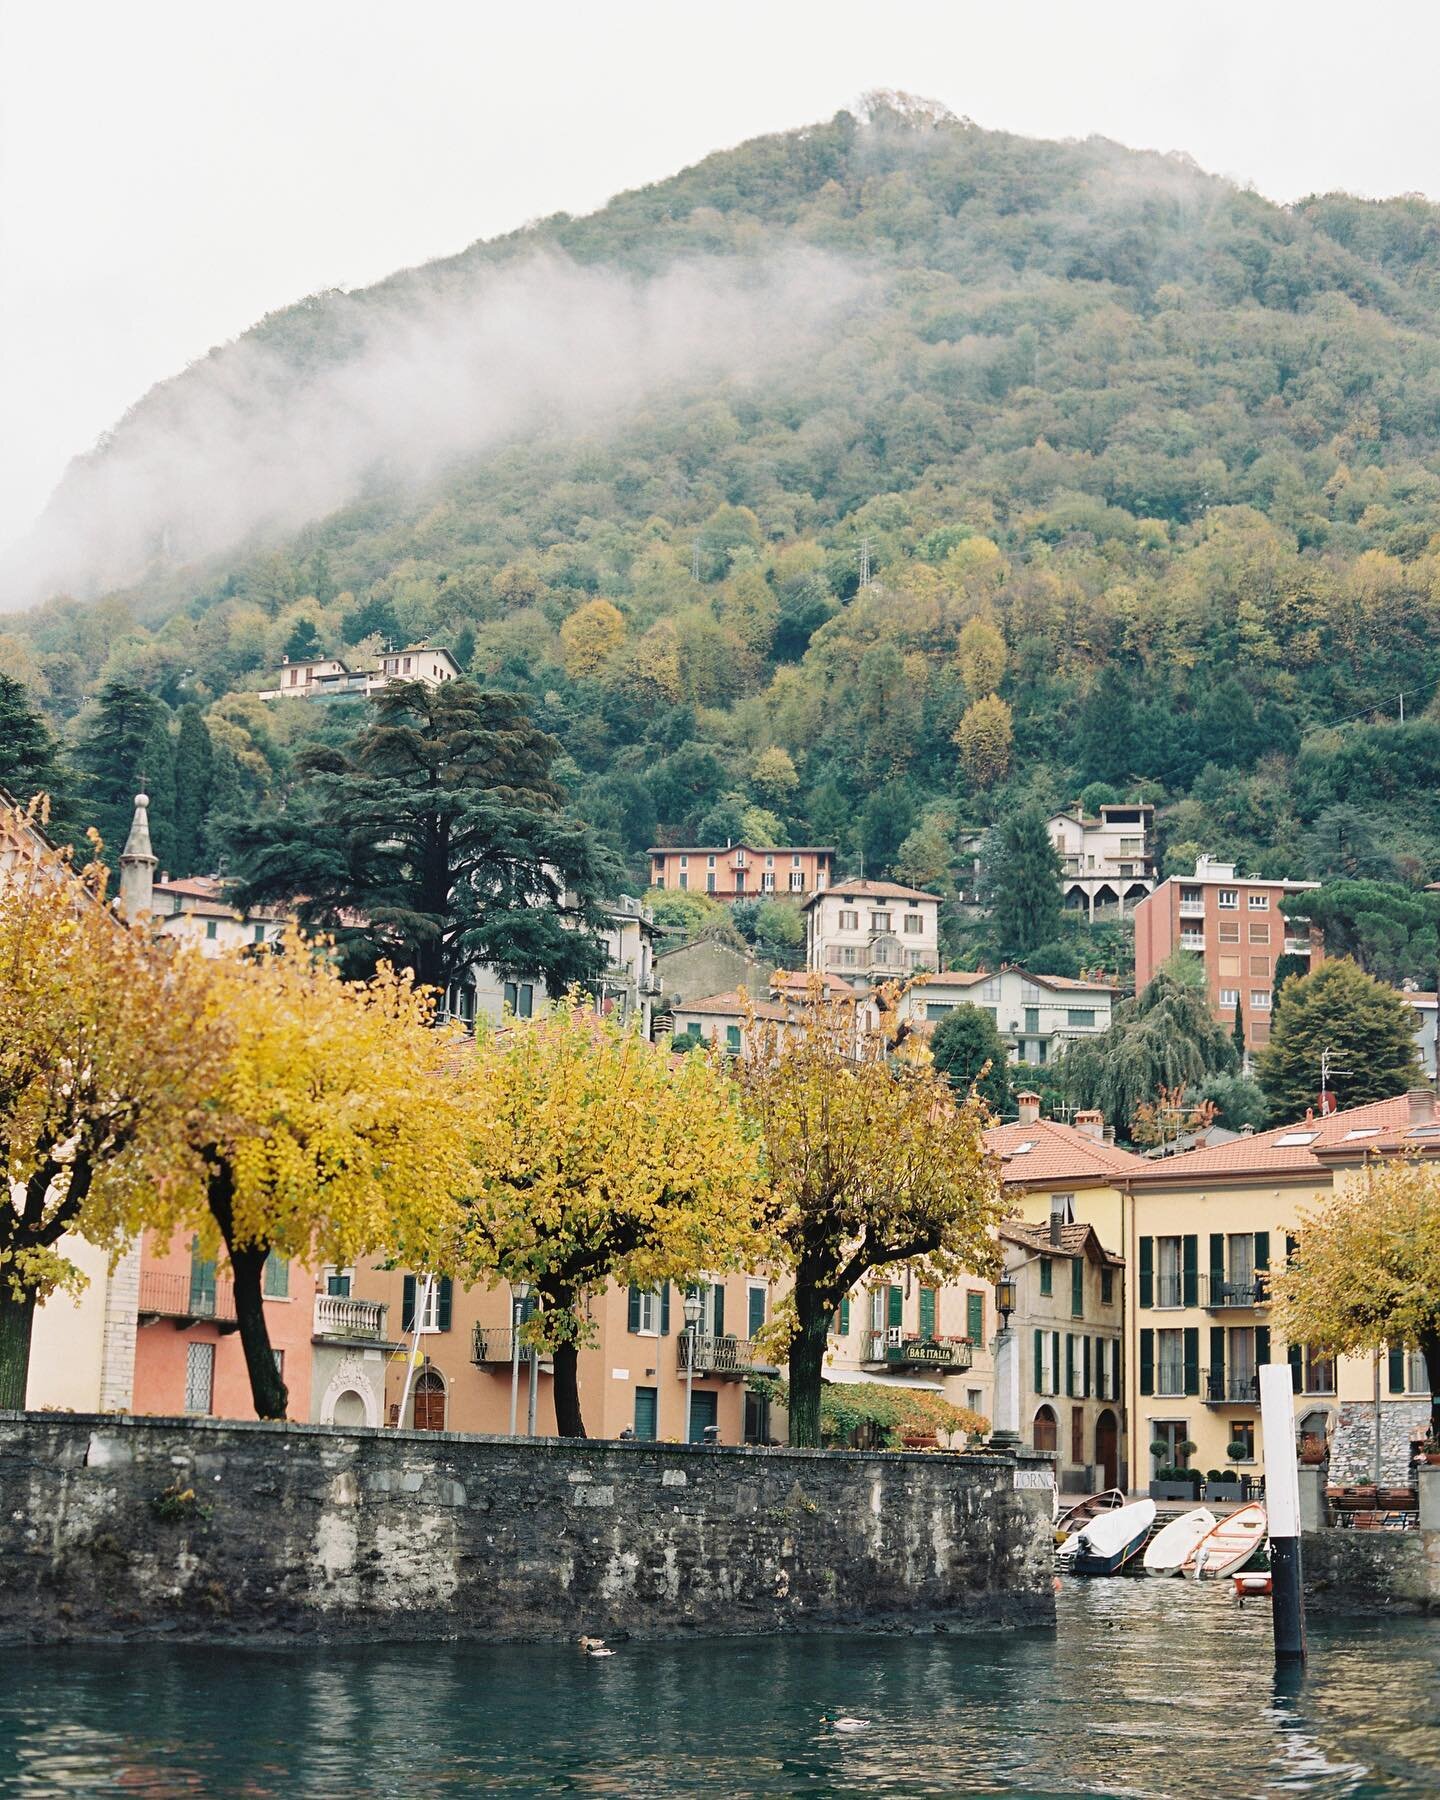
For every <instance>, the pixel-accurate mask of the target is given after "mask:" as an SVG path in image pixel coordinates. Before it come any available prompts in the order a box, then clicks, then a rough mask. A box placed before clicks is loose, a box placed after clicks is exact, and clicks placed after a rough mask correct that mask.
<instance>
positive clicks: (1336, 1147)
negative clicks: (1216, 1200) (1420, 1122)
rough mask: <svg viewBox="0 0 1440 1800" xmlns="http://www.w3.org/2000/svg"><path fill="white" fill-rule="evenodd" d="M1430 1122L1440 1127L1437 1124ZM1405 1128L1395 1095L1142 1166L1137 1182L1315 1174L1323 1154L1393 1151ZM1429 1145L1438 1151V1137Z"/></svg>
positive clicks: (1404, 1099)
mask: <svg viewBox="0 0 1440 1800" xmlns="http://www.w3.org/2000/svg"><path fill="white" fill-rule="evenodd" d="M1433 1122H1434V1123H1435V1124H1436V1125H1437V1126H1440V1119H1437V1120H1435V1121H1433ZM1410 1126H1411V1119H1410V1101H1409V1098H1408V1096H1407V1095H1405V1094H1397V1095H1396V1096H1395V1098H1394V1099H1393V1100H1372V1101H1371V1102H1370V1103H1369V1104H1368V1105H1365V1106H1351V1107H1348V1108H1347V1109H1346V1110H1345V1111H1344V1112H1333V1113H1330V1114H1328V1115H1327V1116H1326V1117H1324V1118H1311V1119H1301V1120H1298V1121H1292V1122H1291V1123H1290V1124H1288V1125H1275V1126H1272V1127H1271V1129H1270V1130H1269V1131H1257V1132H1255V1133H1253V1134H1252V1135H1251V1136H1248V1137H1245V1136H1241V1137H1238V1138H1235V1139H1234V1140H1233V1141H1232V1142H1231V1143H1228V1144H1217V1145H1214V1146H1213V1147H1211V1148H1208V1149H1204V1150H1189V1151H1185V1152H1183V1153H1182V1154H1181V1155H1179V1156H1171V1157H1167V1158H1166V1159H1165V1160H1164V1161H1162V1162H1158V1163H1152V1162H1146V1163H1145V1165H1144V1173H1143V1175H1142V1176H1140V1177H1138V1179H1141V1180H1146V1181H1150V1182H1153V1183H1155V1184H1156V1185H1163V1184H1165V1183H1167V1182H1176V1181H1192V1180H1194V1179H1195V1178H1196V1177H1197V1176H1207V1175H1208V1176H1216V1177H1224V1176H1227V1175H1228V1176H1232V1177H1243V1176H1246V1175H1288V1174H1297V1175H1305V1174H1312V1173H1313V1174H1316V1175H1319V1174H1320V1173H1322V1172H1323V1171H1324V1169H1325V1167H1326V1163H1325V1162H1324V1161H1322V1160H1321V1157H1322V1155H1324V1154H1325V1153H1327V1152H1328V1153H1330V1154H1334V1153H1336V1152H1339V1153H1341V1154H1351V1153H1354V1154H1363V1153H1364V1152H1365V1151H1367V1150H1381V1149H1386V1148H1389V1149H1395V1148H1398V1147H1399V1146H1400V1145H1401V1144H1402V1143H1406V1142H1407V1138H1406V1135H1405V1134H1406V1133H1407V1132H1408V1131H1409V1129H1410ZM1352 1133H1364V1134H1365V1135H1364V1136H1352V1135H1351V1134H1352ZM1371 1133H1374V1135H1373V1136H1372V1135H1371ZM1424 1142H1425V1140H1423V1139H1421V1140H1418V1141H1417V1142H1416V1144H1415V1147H1416V1148H1423V1147H1424ZM1433 1142H1434V1144H1435V1145H1436V1147H1437V1148H1440V1135H1437V1137H1436V1138H1435V1139H1434V1140H1433ZM1317 1152H1318V1153H1319V1154H1317Z"/></svg>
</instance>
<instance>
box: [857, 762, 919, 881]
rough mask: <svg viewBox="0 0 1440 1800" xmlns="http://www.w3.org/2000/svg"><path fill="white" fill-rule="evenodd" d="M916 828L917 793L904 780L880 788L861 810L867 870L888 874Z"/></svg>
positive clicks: (861, 830) (862, 839)
mask: <svg viewBox="0 0 1440 1800" xmlns="http://www.w3.org/2000/svg"><path fill="white" fill-rule="evenodd" d="M914 829H915V796H914V794H913V793H912V792H911V791H910V788H909V787H908V786H907V785H906V784H905V783H904V782H903V781H892V782H890V783H889V785H888V786H886V787H883V788H877V789H876V790H875V792H874V793H873V794H871V796H870V798H869V799H868V800H867V801H866V802H865V805H864V806H863V807H862V808H861V812H860V848H861V850H862V852H863V853H864V856H865V873H866V874H867V875H871V876H878V875H886V874H888V873H889V872H890V871H891V870H892V869H893V868H894V867H895V864H896V862H897V861H898V860H899V856H900V846H901V845H902V844H903V843H904V842H905V840H906V838H908V837H909V835H910V833H911V832H912V831H913V830H914Z"/></svg>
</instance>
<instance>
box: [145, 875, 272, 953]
mask: <svg viewBox="0 0 1440 1800" xmlns="http://www.w3.org/2000/svg"><path fill="white" fill-rule="evenodd" d="M225 887H226V883H225V882H224V880H222V878H221V877H220V876H218V875H187V876H185V877H183V878H181V877H178V876H174V875H157V876H156V877H155V881H154V886H153V890H152V899H151V904H150V908H149V911H150V913H151V916H152V918H153V919H154V921H155V924H156V925H157V926H158V927H159V929H160V930H161V931H163V932H164V934H165V935H166V937H173V938H179V939H180V941H181V942H182V943H186V944H194V945H195V946H196V947H197V948H198V949H199V950H200V951H201V953H202V954H203V955H205V956H223V955H225V954H226V952H227V951H231V950H245V949H250V948H252V947H253V946H254V945H256V944H272V943H274V942H275V940H276V939H277V938H279V937H280V936H282V935H283V933H284V930H285V926H286V923H287V918H288V915H287V914H286V913H285V911H284V909H283V908H282V907H278V906H257V907H256V908H255V910H254V911H253V912H248V913H247V912H240V911H239V910H238V909H237V908H235V907H233V906H231V905H230V904H229V903H228V902H227V901H226V900H225V898H224V891H225Z"/></svg>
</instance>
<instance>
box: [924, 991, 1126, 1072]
mask: <svg viewBox="0 0 1440 1800" xmlns="http://www.w3.org/2000/svg"><path fill="white" fill-rule="evenodd" d="M1116 998H1117V990H1116V989H1115V988H1114V987H1112V986H1111V985H1110V984H1109V983H1108V982H1103V981H1077V980H1072V979H1070V978H1068V977H1066V976H1063V975H1032V974H1030V973H1029V971H1028V970H1025V969H1020V968H1014V967H1010V966H1006V967H1004V968H1001V969H997V970H994V971H993V972H992V971H988V970H984V969H980V970H966V969H942V970H941V971H940V972H939V973H937V974H934V975H922V976H920V977H919V978H918V979H917V980H916V981H915V982H914V984H913V986H912V987H911V988H910V989H909V991H908V992H907V993H905V994H903V995H902V996H901V998H900V1000H899V1003H898V1010H899V1013H900V1016H901V1017H902V1018H907V1019H910V1020H913V1021H914V1022H915V1023H917V1024H920V1025H923V1026H925V1027H926V1028H927V1029H932V1030H933V1028H934V1027H935V1026H936V1025H937V1024H939V1023H940V1021H941V1020H942V1019H944V1018H945V1017H946V1016H947V1015H948V1014H949V1013H950V1012H952V1011H953V1010H954V1009H955V1008H956V1007H957V1006H978V1007H979V1008H980V1010H981V1011H982V1012H985V1013H988V1014H989V1016H990V1018H991V1020H992V1021H993V1022H994V1024H995V1027H996V1029H997V1030H998V1031H999V1033H1000V1037H1001V1039H1002V1041H1003V1042H1004V1045H1005V1049H1006V1052H1007V1053H1008V1055H1009V1057H1010V1060H1011V1061H1012V1062H1016V1063H1029V1064H1031V1065H1032V1066H1034V1067H1044V1065H1045V1064H1046V1063H1049V1062H1051V1061H1053V1059H1054V1057H1055V1054H1056V1052H1057V1051H1058V1050H1059V1049H1060V1048H1061V1047H1062V1046H1063V1045H1065V1044H1067V1043H1070V1042H1073V1041H1074V1040H1075V1039H1076V1038H1087V1037H1095V1036H1098V1035H1099V1033H1101V1032H1103V1031H1105V1030H1107V1029H1108V1027H1109V1024H1110V1018H1111V1013H1112V1010H1113V1008H1114V1005H1115V1001H1116Z"/></svg>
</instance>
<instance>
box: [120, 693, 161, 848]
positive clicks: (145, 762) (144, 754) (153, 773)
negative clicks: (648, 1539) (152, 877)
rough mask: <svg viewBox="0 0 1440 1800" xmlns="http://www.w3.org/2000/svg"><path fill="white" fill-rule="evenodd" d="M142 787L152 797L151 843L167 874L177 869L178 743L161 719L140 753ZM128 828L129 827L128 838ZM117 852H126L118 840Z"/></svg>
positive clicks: (152, 728)
mask: <svg viewBox="0 0 1440 1800" xmlns="http://www.w3.org/2000/svg"><path fill="white" fill-rule="evenodd" d="M139 776H140V785H141V787H142V788H143V789H144V791H145V792H146V793H147V794H148V795H149V796H150V843H151V847H152V848H153V849H154V852H155V855H156V856H157V858H158V859H159V865H160V868H161V869H162V870H164V871H166V872H170V871H173V869H174V867H175V742H174V739H173V738H172V737H171V736H170V722H169V720H168V719H165V718H163V717H162V718H159V719H157V720H156V721H155V723H154V725H153V726H151V728H150V735H149V736H148V737H147V738H146V740H145V747H144V749H143V750H142V751H141V752H140V769H139ZM128 835H129V827H128V826H127V827H126V836H128ZM116 847H117V851H118V850H122V849H124V844H123V842H122V841H121V840H118V839H117V840H116Z"/></svg>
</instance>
